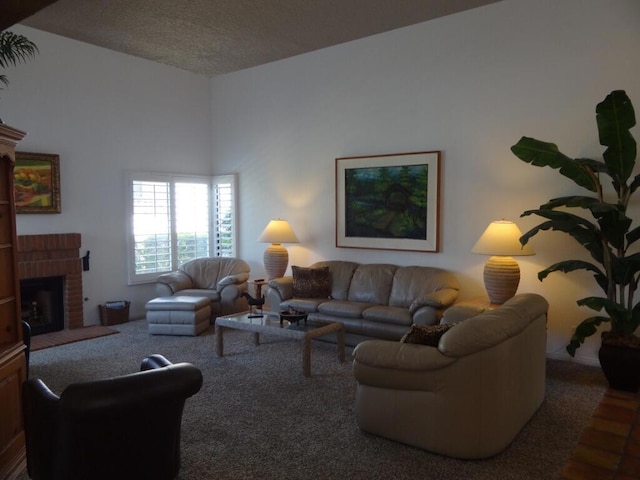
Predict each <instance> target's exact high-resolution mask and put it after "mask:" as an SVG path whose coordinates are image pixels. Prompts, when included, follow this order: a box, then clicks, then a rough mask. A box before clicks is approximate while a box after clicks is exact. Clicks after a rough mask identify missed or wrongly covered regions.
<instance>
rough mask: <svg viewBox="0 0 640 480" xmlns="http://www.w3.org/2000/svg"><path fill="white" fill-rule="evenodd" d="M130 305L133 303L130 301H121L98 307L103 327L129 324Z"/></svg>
mask: <svg viewBox="0 0 640 480" xmlns="http://www.w3.org/2000/svg"><path fill="white" fill-rule="evenodd" d="M130 304H131V302H130V301H129V300H121V301H118V302H107V303H105V304H104V305H98V308H99V309H100V323H101V324H102V325H117V324H119V323H125V322H128V321H129V305H130Z"/></svg>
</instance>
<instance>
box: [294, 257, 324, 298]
mask: <svg viewBox="0 0 640 480" xmlns="http://www.w3.org/2000/svg"><path fill="white" fill-rule="evenodd" d="M291 271H292V272H293V296H294V297H296V298H329V296H330V295H331V276H330V274H329V267H320V268H304V267H297V266H295V265H293V266H292V267H291Z"/></svg>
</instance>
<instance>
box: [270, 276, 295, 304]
mask: <svg viewBox="0 0 640 480" xmlns="http://www.w3.org/2000/svg"><path fill="white" fill-rule="evenodd" d="M269 288H270V289H272V288H273V289H274V290H276V292H277V294H278V295H279V296H280V301H283V300H288V299H290V298H292V297H293V277H292V276H289V277H280V278H273V279H271V280H269Z"/></svg>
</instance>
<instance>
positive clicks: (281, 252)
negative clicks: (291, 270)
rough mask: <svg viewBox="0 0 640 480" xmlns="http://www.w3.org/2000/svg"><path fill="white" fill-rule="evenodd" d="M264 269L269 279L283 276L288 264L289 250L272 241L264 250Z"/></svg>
mask: <svg viewBox="0 0 640 480" xmlns="http://www.w3.org/2000/svg"><path fill="white" fill-rule="evenodd" d="M263 262H264V269H265V270H266V271H267V276H268V277H269V280H271V279H272V278H280V277H282V276H284V272H286V271H287V265H288V264H289V252H287V249H286V248H284V247H283V246H282V245H281V244H279V243H272V244H271V245H269V246H268V247H267V248H266V250H265V251H264V256H263Z"/></svg>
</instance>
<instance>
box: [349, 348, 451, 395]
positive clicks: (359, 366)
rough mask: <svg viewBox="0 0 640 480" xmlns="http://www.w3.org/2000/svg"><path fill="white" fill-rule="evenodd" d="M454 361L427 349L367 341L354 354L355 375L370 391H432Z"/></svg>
mask: <svg viewBox="0 0 640 480" xmlns="http://www.w3.org/2000/svg"><path fill="white" fill-rule="evenodd" d="M455 361H456V359H455V358H451V357H447V356H445V355H443V354H442V353H440V351H438V349H437V348H434V347H429V346H426V345H416V344H409V343H400V342H391V341H387V340H365V341H364V342H361V343H359V344H358V345H357V346H356V348H355V349H354V351H353V375H354V377H355V379H356V381H357V382H358V383H359V384H361V385H367V386H370V387H376V388H389V389H398V390H422V391H432V390H433V389H434V388H437V385H439V382H438V381H437V380H435V379H437V378H441V377H442V375H445V376H446V375H447V370H446V369H447V367H448V366H449V365H451V364H452V363H454V362H455Z"/></svg>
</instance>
